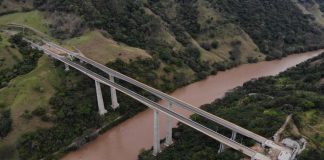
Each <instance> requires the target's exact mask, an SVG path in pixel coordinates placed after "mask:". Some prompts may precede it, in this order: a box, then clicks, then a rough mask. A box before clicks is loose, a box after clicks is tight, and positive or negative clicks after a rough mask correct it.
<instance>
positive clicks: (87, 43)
mask: <svg viewBox="0 0 324 160" xmlns="http://www.w3.org/2000/svg"><path fill="white" fill-rule="evenodd" d="M98 42H100V43H98ZM65 45H66V46H70V47H72V46H75V47H76V48H77V49H79V50H80V51H81V52H82V53H83V54H84V55H85V56H87V57H89V58H91V59H93V60H95V61H97V62H99V63H102V64H107V63H108V62H111V61H114V60H115V59H117V58H120V59H122V60H125V61H128V60H129V59H135V58H136V57H142V58H149V57H151V56H150V55H149V54H148V53H147V52H146V51H144V50H142V49H139V48H134V47H129V46H127V45H124V44H120V43H118V42H115V41H114V40H112V39H108V38H106V37H104V36H103V35H102V34H101V33H100V31H98V30H95V31H91V32H87V33H85V34H84V35H82V36H81V37H76V38H73V39H70V40H67V41H66V42H65Z"/></svg>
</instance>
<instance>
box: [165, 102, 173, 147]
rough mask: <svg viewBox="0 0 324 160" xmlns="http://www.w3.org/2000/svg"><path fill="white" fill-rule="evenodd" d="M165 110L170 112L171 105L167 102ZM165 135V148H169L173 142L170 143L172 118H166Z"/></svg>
mask: <svg viewBox="0 0 324 160" xmlns="http://www.w3.org/2000/svg"><path fill="white" fill-rule="evenodd" d="M167 105H168V106H167V108H168V109H169V110H172V103H171V102H168V104H167ZM166 129H167V134H166V138H165V146H170V145H171V144H172V143H173V141H172V117H170V116H167V127H166Z"/></svg>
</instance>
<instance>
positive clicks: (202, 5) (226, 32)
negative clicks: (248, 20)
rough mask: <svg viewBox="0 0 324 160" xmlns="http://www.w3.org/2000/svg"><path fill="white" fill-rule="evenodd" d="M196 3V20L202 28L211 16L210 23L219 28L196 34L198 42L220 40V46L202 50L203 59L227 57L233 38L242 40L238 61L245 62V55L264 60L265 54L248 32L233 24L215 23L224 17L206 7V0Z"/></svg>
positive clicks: (217, 59) (219, 59)
mask: <svg viewBox="0 0 324 160" xmlns="http://www.w3.org/2000/svg"><path fill="white" fill-rule="evenodd" d="M197 4H198V10H199V14H200V15H199V19H198V21H199V24H200V25H201V26H202V28H205V27H206V28H208V24H207V23H206V21H207V20H208V19H211V18H212V22H211V24H215V25H216V26H218V28H219V29H218V30H217V31H213V30H209V31H210V32H206V33H201V34H200V35H199V36H198V38H197V41H198V42H209V43H211V42H212V41H213V40H217V41H218V42H220V46H219V48H217V49H212V50H211V51H206V50H203V52H202V53H203V54H202V59H203V60H214V61H215V62H217V61H221V60H222V59H223V60H224V59H229V57H230V55H229V51H230V50H231V49H232V46H231V42H232V41H235V40H240V41H241V42H242V46H241V47H240V51H241V53H242V54H241V56H240V61H241V62H242V63H247V57H255V58H257V59H259V60H264V58H265V56H264V55H263V54H262V53H260V51H259V49H258V47H257V46H256V45H255V44H254V42H253V41H252V39H251V38H250V37H249V35H248V34H246V33H245V32H244V31H243V30H242V29H240V28H239V27H238V26H236V25H234V24H225V25H223V24H217V22H218V21H221V20H223V19H224V18H223V17H222V16H221V15H220V14H219V13H216V12H215V11H214V10H212V9H211V8H210V7H208V6H209V5H210V4H209V3H208V2H206V1H202V0H199V1H198V3H197ZM210 34H214V35H215V37H214V38H211V37H209V35H210Z"/></svg>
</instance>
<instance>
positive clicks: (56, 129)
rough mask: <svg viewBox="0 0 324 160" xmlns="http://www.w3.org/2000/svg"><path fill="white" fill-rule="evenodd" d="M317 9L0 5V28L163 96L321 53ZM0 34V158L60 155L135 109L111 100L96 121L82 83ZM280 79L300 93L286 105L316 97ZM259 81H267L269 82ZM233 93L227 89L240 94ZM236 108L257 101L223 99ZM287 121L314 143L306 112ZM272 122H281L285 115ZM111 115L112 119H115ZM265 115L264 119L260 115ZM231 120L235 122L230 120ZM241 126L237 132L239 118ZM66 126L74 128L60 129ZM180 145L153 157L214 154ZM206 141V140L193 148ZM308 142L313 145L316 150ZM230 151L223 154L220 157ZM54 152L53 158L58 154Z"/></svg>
mask: <svg viewBox="0 0 324 160" xmlns="http://www.w3.org/2000/svg"><path fill="white" fill-rule="evenodd" d="M322 12H323V2H322V0H305V1H301V0H298V1H297V0H291V1H280V0H265V1H259V0H249V1H240V0H187V1H184V0H163V1H158V0H137V1H130V0H82V1H77V0H0V27H1V28H2V27H3V26H4V25H6V24H10V23H16V24H21V25H25V26H26V27H27V26H28V28H29V29H30V30H33V31H37V32H38V31H39V32H41V34H42V35H45V37H46V38H48V39H51V40H53V41H54V42H55V43H58V44H60V45H62V46H64V47H66V48H69V49H71V50H75V51H77V52H80V53H82V54H84V55H85V56H87V57H89V58H91V59H93V60H95V61H97V62H99V63H102V64H104V65H107V66H109V67H111V68H113V69H116V70H118V71H120V72H121V73H124V74H126V75H128V76H131V77H133V78H135V79H137V80H139V81H141V82H144V83H146V84H148V85H150V86H153V87H155V88H157V89H160V90H162V91H165V92H170V91H173V90H175V89H176V88H178V87H180V86H183V85H186V84H189V83H192V82H194V81H197V80H200V79H204V78H206V77H207V76H208V75H211V74H217V72H218V71H223V70H225V69H228V68H231V67H235V66H237V65H239V64H242V63H255V62H258V61H262V60H271V59H276V58H281V57H284V56H286V55H287V54H291V53H294V52H304V51H309V50H316V49H318V48H323V46H324V28H323V26H321V24H324V23H323V22H324V21H323V18H322ZM256 13H257V14H256ZM0 36H1V41H0V73H1V74H0V127H1V128H0V129H1V130H0V137H1V139H0V159H7V158H8V159H18V157H20V158H22V157H23V159H40V158H43V157H46V158H48V159H53V157H52V156H51V154H53V153H55V152H56V151H58V150H60V151H66V150H65V149H66V148H64V147H66V146H67V145H69V144H71V143H72V142H73V140H75V139H77V140H79V139H78V137H80V136H81V135H83V136H84V135H87V134H88V133H90V132H92V131H93V130H95V129H98V128H100V127H102V126H103V125H108V126H112V125H116V124H118V123H120V122H121V121H123V120H125V119H127V118H129V117H131V116H133V115H135V114H136V113H138V112H140V111H142V110H143V109H144V108H145V107H144V106H142V105H140V104H138V103H136V102H135V101H133V100H130V99H129V98H127V97H125V96H123V95H118V97H119V98H120V99H123V101H122V102H121V106H122V107H121V108H120V109H118V110H116V111H114V112H113V111H110V112H109V114H107V115H106V116H104V117H100V116H99V115H98V114H97V110H96V107H94V106H96V101H95V97H94V94H93V93H94V91H95V90H94V87H93V81H92V80H91V79H89V78H86V77H85V76H83V75H81V74H79V73H78V72H75V71H73V70H72V71H71V72H68V73H65V72H63V66H62V65H60V64H57V63H55V62H54V63H53V62H52V61H50V60H49V59H48V58H46V56H41V54H40V53H38V52H37V51H35V50H32V49H30V48H29V47H28V46H27V45H26V44H25V43H24V42H20V41H19V43H18V44H17V43H16V42H14V41H15V40H13V38H12V37H11V36H10V35H9V34H8V33H6V32H0ZM27 36H28V35H27ZM16 38H17V37H16ZM19 38H21V37H18V39H19ZM33 38H34V37H33ZM16 40H17V39H16ZM308 69H309V70H312V68H310V67H309V68H308ZM310 74H312V73H310ZM318 74H319V73H317V74H316V76H318ZM282 76H283V77H284V78H282V79H280V77H279V78H274V80H273V81H275V82H276V84H278V83H281V82H286V80H287V79H288V80H287V81H288V82H289V83H290V82H291V83H293V84H294V85H296V89H298V90H301V91H300V93H299V92H294V93H292V92H289V94H291V96H292V97H286V98H288V99H289V98H296V97H300V96H301V97H303V96H304V97H306V98H304V99H306V100H308V101H312V102H313V99H310V100H309V99H307V98H310V96H316V97H319V99H321V95H319V92H317V91H314V90H308V89H305V88H302V86H303V84H304V85H306V84H305V83H306V82H305V83H302V82H300V83H302V86H298V85H299V83H297V81H298V82H299V80H296V81H295V79H294V80H291V79H290V78H287V77H289V76H288V75H287V76H286V75H282ZM316 76H315V77H316ZM310 77H311V76H310ZM286 78H287V79H286ZM269 81H270V82H271V83H272V82H273V81H272V79H271V78H270V80H269ZM270 82H269V83H270ZM275 82H274V83H275ZM317 83H318V82H316V84H317ZM59 84H62V85H59ZM297 84H298V85H297ZM314 84H315V83H314ZM271 85H272V84H271ZM89 86H91V87H89ZM275 86H276V87H278V86H277V85H275ZM264 87H266V86H264ZM272 87H273V86H272ZM313 87H316V86H313ZM84 88H86V89H85V90H84ZM261 89H262V88H261ZM281 89H282V88H279V89H278V91H281ZM303 89H305V91H304V90H303ZM104 90H106V91H107V92H106V91H105V92H104V93H103V94H104V96H109V94H110V93H109V92H108V89H104ZM240 91H241V90H239V91H237V92H238V93H239V94H241V92H240ZM248 91H250V90H248ZM237 92H234V93H237ZM143 94H146V93H143ZM267 94H268V93H267ZM269 94H270V93H269ZM285 94H288V93H287V92H285ZM35 97H36V98H35ZM225 100H226V98H225ZM245 101H247V102H251V105H250V106H248V107H250V108H249V109H251V110H254V109H255V108H256V107H255V106H256V105H257V104H258V102H253V101H252V100H251V97H244V98H242V99H240V101H235V102H233V105H232V109H230V110H229V111H228V112H238V111H241V110H240V108H239V107H234V103H235V104H236V103H242V104H243V103H245ZM264 101H266V100H264ZM262 102H263V101H262ZM108 103H109V102H108V101H107V102H106V104H108ZM220 103H221V102H220ZM226 103H227V102H226ZM231 103H232V102H231ZM273 103H275V102H273ZM313 103H315V102H313ZM316 104H317V102H316ZM134 105H136V106H137V107H136V108H134ZM215 105H216V104H211V105H208V106H210V107H207V108H210V109H211V111H212V112H215V113H217V114H223V115H224V116H227V114H228V112H227V109H226V110H225V109H222V108H220V109H219V110H218V109H217V110H215V108H216V107H214V106H215ZM217 105H219V104H217ZM262 107H263V108H262ZM264 108H266V106H261V107H260V109H259V110H258V109H256V111H255V112H253V113H256V112H261V111H262V113H263V111H264V114H268V113H277V112H279V111H280V108H279V109H278V108H274V109H273V110H272V109H268V110H266V111H265V110H264ZM242 112H243V111H242ZM253 113H251V114H253ZM247 114H248V113H247ZM296 114H297V115H296V117H297V116H298V118H299V120H300V124H298V125H304V126H309V128H299V129H300V131H301V132H303V134H305V135H307V136H308V137H309V138H310V139H312V141H316V140H318V139H321V137H320V136H318V134H317V133H316V132H309V130H310V129H313V130H314V131H317V130H322V128H323V125H321V124H320V123H317V122H318V121H316V123H315V120H314V119H313V117H320V118H319V119H321V114H318V113H317V111H316V108H312V109H307V111H306V110H305V112H298V113H296ZM272 116H275V118H278V119H279V120H280V122H281V120H283V117H284V116H285V115H284V114H275V115H272ZM117 117H119V118H120V119H117V120H116V118H117ZM269 117H270V118H271V115H268V117H266V118H269ZM259 118H260V117H259ZM261 119H262V118H261ZM198 120H199V119H198ZM231 120H233V121H237V119H235V117H234V118H233V119H231ZM262 120H264V119H262ZM313 122H314V123H313ZM241 123H242V125H245V122H244V121H242V122H241ZM279 124H281V123H276V124H273V125H274V126H277V125H279ZM71 125H73V126H75V127H74V128H73V129H70V126H71ZM108 128H109V127H108ZM250 128H251V130H255V131H256V132H258V133H266V132H267V133H269V134H270V133H272V131H273V130H271V128H268V129H269V130H261V129H260V128H258V125H257V124H255V126H250ZM259 129H260V130H259ZM177 130H179V133H181V132H188V133H190V134H189V139H190V136H196V134H193V133H192V131H191V130H190V129H188V128H185V127H183V126H181V127H180V128H179V129H177ZM187 138H188V137H183V136H180V137H179V139H180V143H179V145H176V146H174V147H172V148H170V149H167V152H165V154H164V153H163V154H162V155H161V157H162V158H163V159H172V158H175V155H176V154H180V155H181V154H184V151H185V150H186V151H187V148H191V149H192V150H190V149H189V151H188V152H189V153H191V151H192V152H194V151H198V150H199V152H198V153H197V155H193V154H189V155H188V157H186V156H183V157H184V158H192V157H196V158H198V159H201V157H203V156H209V158H215V157H219V156H223V155H214V154H211V152H214V149H215V147H216V146H208V145H207V146H208V147H205V148H204V147H201V146H200V143H201V142H198V141H197V142H194V141H188V143H189V142H190V144H182V143H181V140H184V141H187V140H188V139H187ZM81 140H82V138H81ZM87 140H89V139H87ZM87 140H85V141H87ZM209 142H210V140H209V139H208V138H207V139H206V141H204V142H203V143H201V144H204V143H206V144H209ZM48 144H51V145H48ZM192 145H197V148H194V147H192ZM312 145H313V146H314V147H313V148H316V147H315V146H321V145H322V144H321V143H320V144H317V143H312ZM31 146H32V147H31ZM62 147H63V149H62ZM78 147H79V146H73V147H72V149H76V148H78ZM69 149H71V148H69ZM184 149H185V150H184ZM205 149H206V150H205ZM200 151H201V152H200ZM31 153H32V154H31ZM59 153H60V154H61V153H62V152H59ZM231 153H232V152H230V153H227V152H225V153H224V154H225V155H224V157H226V156H227V154H231ZM311 153H312V152H311ZM60 154H59V155H55V156H58V157H60V156H61V155H60ZM235 155H236V156H237V157H239V156H240V155H238V154H236V153H235ZM145 156H146V155H145ZM145 156H144V157H145ZM144 159H145V158H144Z"/></svg>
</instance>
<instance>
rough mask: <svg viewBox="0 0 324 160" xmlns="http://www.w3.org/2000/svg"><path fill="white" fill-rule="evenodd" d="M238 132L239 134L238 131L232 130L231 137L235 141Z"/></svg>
mask: <svg viewBox="0 0 324 160" xmlns="http://www.w3.org/2000/svg"><path fill="white" fill-rule="evenodd" d="M236 134H237V132H234V131H232V137H231V139H232V140H233V141H235V139H236Z"/></svg>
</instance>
